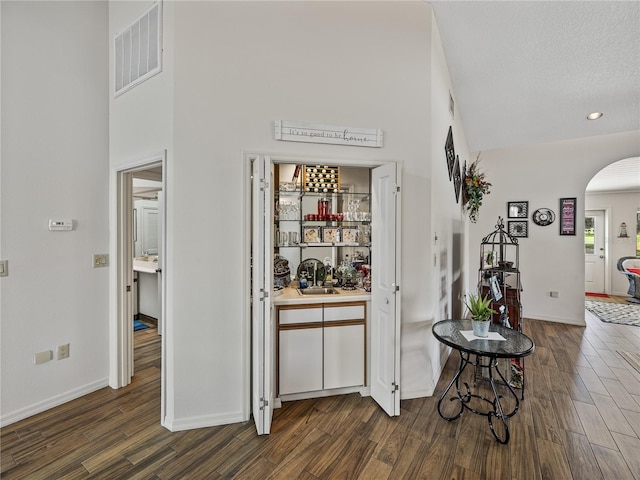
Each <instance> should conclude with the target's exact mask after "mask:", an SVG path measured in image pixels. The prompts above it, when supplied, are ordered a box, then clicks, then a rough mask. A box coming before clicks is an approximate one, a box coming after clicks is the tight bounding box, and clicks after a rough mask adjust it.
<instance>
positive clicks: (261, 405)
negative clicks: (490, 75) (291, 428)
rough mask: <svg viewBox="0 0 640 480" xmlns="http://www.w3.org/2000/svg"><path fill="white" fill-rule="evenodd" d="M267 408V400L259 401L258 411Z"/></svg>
mask: <svg viewBox="0 0 640 480" xmlns="http://www.w3.org/2000/svg"><path fill="white" fill-rule="evenodd" d="M268 406H269V400H265V398H264V397H262V398H261V399H260V410H264V409H265V407H268Z"/></svg>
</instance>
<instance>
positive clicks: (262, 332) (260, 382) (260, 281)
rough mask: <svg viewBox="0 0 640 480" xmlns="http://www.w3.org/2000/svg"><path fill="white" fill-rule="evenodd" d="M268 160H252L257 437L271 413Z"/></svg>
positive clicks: (268, 426)
mask: <svg viewBox="0 0 640 480" xmlns="http://www.w3.org/2000/svg"><path fill="white" fill-rule="evenodd" d="M270 183H271V159H270V158H269V157H268V156H257V157H256V158H255V159H253V160H252V182H251V185H252V187H251V188H252V192H251V195H252V215H251V216H252V219H251V221H252V229H253V231H252V241H251V257H252V258H251V265H252V267H251V268H252V272H251V278H252V291H251V309H252V314H251V323H252V327H251V328H252V335H251V338H252V346H251V347H252V352H251V353H252V356H251V358H252V371H251V385H252V392H251V395H252V402H251V404H252V411H253V419H254V421H255V423H256V430H257V432H258V435H263V434H266V433H269V432H270V430H271V417H272V412H273V399H274V393H273V381H272V378H273V370H274V362H273V360H272V358H273V349H274V339H273V335H272V331H273V330H272V325H271V317H272V316H271V299H270V297H269V295H270V293H271V283H272V280H271V265H272V254H271V253H270V252H271V251H272V248H273V247H272V242H271V238H272V233H271V222H272V218H273V217H272V214H271V186H270Z"/></svg>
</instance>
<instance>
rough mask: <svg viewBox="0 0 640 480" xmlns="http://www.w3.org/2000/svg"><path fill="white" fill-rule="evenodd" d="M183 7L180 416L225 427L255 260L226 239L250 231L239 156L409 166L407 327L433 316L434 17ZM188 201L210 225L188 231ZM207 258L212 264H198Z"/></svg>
mask: <svg viewBox="0 0 640 480" xmlns="http://www.w3.org/2000/svg"><path fill="white" fill-rule="evenodd" d="M174 8H175V24H174V27H175V51H176V52H184V54H183V55H176V57H175V84H174V92H175V105H174V106H175V117H174V118H175V122H174V125H175V129H174V134H175V136H174V145H175V157H176V161H175V164H174V171H173V172H172V173H170V177H169V180H170V181H173V183H174V189H173V195H174V196H173V209H174V211H173V215H174V218H175V224H174V228H173V244H172V247H173V251H174V255H175V256H174V265H173V266H174V268H173V273H172V275H173V285H174V288H173V292H172V294H173V296H174V297H173V301H174V311H173V312H171V315H172V316H173V318H174V320H176V321H175V324H174V332H175V351H174V358H175V364H174V367H175V395H176V398H175V409H174V412H173V415H174V422H175V424H178V426H179V424H180V423H181V422H184V423H187V422H189V421H202V422H209V423H213V422H222V421H228V420H230V419H235V418H239V417H240V416H242V415H243V414H244V412H243V410H242V409H243V408H246V405H244V404H245V403H246V400H247V399H248V391H247V384H246V380H247V379H246V378H244V376H245V375H244V373H243V372H245V371H246V366H245V362H246V360H247V358H248V356H247V352H246V351H245V350H244V348H243V347H246V346H247V345H248V344H247V338H248V335H249V332H248V331H247V329H246V327H247V315H248V311H247V309H246V304H247V299H246V298H243V296H242V286H243V282H244V281H245V277H244V276H243V269H244V268H246V266H247V258H246V251H245V250H244V249H243V246H242V244H241V243H240V242H237V241H233V240H230V238H229V236H228V235H220V232H221V231H222V232H227V233H228V232H234V233H235V234H237V235H240V234H241V232H243V219H242V218H241V216H240V215H238V214H237V212H240V211H242V210H241V209H240V207H241V206H242V205H243V202H244V198H243V191H242V186H243V185H244V184H245V183H246V181H247V170H246V167H247V166H246V165H242V161H241V160H242V157H241V153H242V152H243V151H265V152H278V153H283V154H289V155H291V154H299V155H301V156H317V157H322V158H341V157H343V158H349V159H361V160H369V161H384V160H399V161H401V162H402V168H403V179H402V184H403V192H402V197H403V199H404V201H403V204H402V217H403V231H402V235H403V236H402V249H403V259H402V270H403V285H402V286H401V288H402V302H403V303H402V308H403V318H402V322H403V326H404V325H405V324H407V323H408V322H415V321H422V320H424V318H425V317H428V316H430V315H431V311H432V309H433V308H432V306H431V305H430V302H431V300H430V298H429V295H428V294H427V295H425V288H427V289H428V284H429V282H430V279H429V274H428V273H427V272H429V269H430V268H431V267H430V258H431V255H430V248H429V236H430V234H429V227H428V225H429V223H428V218H429V213H428V212H429V207H428V206H429V205H430V187H429V176H430V162H429V158H428V156H429V153H428V152H429V136H430V130H429V82H430V80H429V55H430V52H429V39H430V28H431V10H430V8H429V6H428V5H426V4H423V3H419V2H410V3H391V2H390V3H377V2H373V3H360V2H354V3H351V2H340V3H338V2H325V3H321V2H316V3H310V2H286V3H284V2H282V3H279V2H268V3H261V2H258V3H244V2H195V3H177V4H175V6H174ZM275 119H292V120H306V121H312V122H317V123H327V124H335V125H346V126H363V127H376V128H381V129H383V130H384V132H385V143H384V147H383V148H381V149H371V148H354V147H345V146H333V145H312V144H297V143H289V142H277V141H275V140H274V139H273V130H272V128H273V127H272V125H273V120H275ZM193 205H208V206H210V208H209V210H208V219H209V221H207V222H198V223H194V222H192V221H191V214H192V206H193ZM246 233H247V232H244V234H246ZM235 238H237V237H235ZM194 252H199V254H198V255H197V256H195V255H194V254H193V253H194ZM203 263H205V264H206V263H209V264H211V265H214V266H215V268H214V269H203V268H201V267H200V265H202V264H203ZM178 318H180V322H177V319H178ZM169 321H170V320H169ZM405 360H406V359H403V365H402V371H403V377H402V378H403V380H402V381H403V382H405V381H407V383H408V384H420V383H421V382H422V380H416V378H418V377H427V381H426V384H431V383H433V379H429V378H428V377H429V372H428V371H425V369H424V365H416V366H415V367H412V365H410V364H409V365H407V363H406V362H405ZM203 372H206V375H203ZM411 376H413V377H415V378H414V379H412V378H411ZM401 387H403V386H402V385H401ZM403 388H404V387H403Z"/></svg>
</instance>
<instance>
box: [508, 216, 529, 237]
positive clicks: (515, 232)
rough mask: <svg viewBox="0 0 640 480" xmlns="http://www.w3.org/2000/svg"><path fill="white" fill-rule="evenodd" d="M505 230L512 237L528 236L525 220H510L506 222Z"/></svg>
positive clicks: (527, 225)
mask: <svg viewBox="0 0 640 480" xmlns="http://www.w3.org/2000/svg"><path fill="white" fill-rule="evenodd" d="M507 230H508V231H509V235H511V236H512V237H528V236H529V222H527V221H526V220H511V221H508V222H507Z"/></svg>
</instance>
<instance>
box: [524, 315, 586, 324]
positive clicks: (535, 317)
mask: <svg viewBox="0 0 640 480" xmlns="http://www.w3.org/2000/svg"><path fill="white" fill-rule="evenodd" d="M527 320H542V321H544V322H554V323H564V324H567V325H576V326H578V327H584V326H585V325H586V323H585V321H584V318H582V319H576V318H559V317H548V316H546V315H527V316H526V317H524V320H523V321H524V322H526V321H527Z"/></svg>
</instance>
